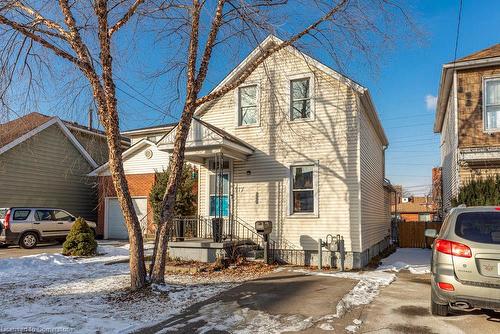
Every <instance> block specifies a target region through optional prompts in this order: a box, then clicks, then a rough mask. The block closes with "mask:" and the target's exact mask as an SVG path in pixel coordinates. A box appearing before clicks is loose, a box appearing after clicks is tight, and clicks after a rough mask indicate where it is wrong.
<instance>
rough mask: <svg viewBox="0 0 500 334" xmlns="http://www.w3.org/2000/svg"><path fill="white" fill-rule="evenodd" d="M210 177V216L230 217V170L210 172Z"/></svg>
mask: <svg viewBox="0 0 500 334" xmlns="http://www.w3.org/2000/svg"><path fill="white" fill-rule="evenodd" d="M209 179H210V180H209V190H210V191H209V211H210V212H209V215H210V217H228V216H229V206H230V204H229V203H230V200H229V196H230V194H229V181H230V175H229V172H223V173H218V174H210V177H209Z"/></svg>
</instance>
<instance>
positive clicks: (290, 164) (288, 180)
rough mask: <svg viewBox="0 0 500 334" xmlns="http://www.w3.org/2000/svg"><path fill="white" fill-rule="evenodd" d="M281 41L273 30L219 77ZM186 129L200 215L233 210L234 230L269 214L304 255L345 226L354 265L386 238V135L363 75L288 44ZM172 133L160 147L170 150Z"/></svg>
mask: <svg viewBox="0 0 500 334" xmlns="http://www.w3.org/2000/svg"><path fill="white" fill-rule="evenodd" d="M279 42H280V40H279V39H277V38H276V37H273V36H270V37H268V38H267V39H266V40H264V41H263V42H262V43H261V45H259V47H257V48H256V49H255V50H254V51H253V52H252V53H251V54H250V55H249V56H248V57H247V58H246V59H245V60H243V62H242V63H241V64H240V65H238V66H237V67H236V68H235V69H234V70H233V71H232V72H231V73H230V74H229V75H228V76H227V77H226V78H225V79H224V80H223V81H222V83H221V84H220V85H224V84H225V83H228V82H231V81H233V80H236V78H238V76H239V75H240V74H241V73H242V72H243V71H245V69H246V67H247V65H248V64H250V63H251V62H252V60H253V59H255V58H256V57H258V55H259V53H260V52H262V50H265V49H266V48H268V47H269V46H271V45H273V43H279ZM220 85H219V86H220ZM219 86H218V87H216V88H214V89H215V90H216V89H218V88H219ZM190 131H191V132H190V134H189V137H188V141H187V144H186V153H185V156H186V159H187V161H189V162H190V163H193V164H197V165H198V166H199V182H198V184H199V189H198V194H199V198H198V210H199V212H198V213H199V216H202V217H207V218H209V219H210V218H212V217H222V218H224V219H227V221H228V226H226V227H225V228H227V229H229V232H227V233H228V234H231V233H232V234H238V233H244V232H245V231H246V232H248V228H251V229H253V224H254V222H255V221H258V220H269V221H272V223H273V231H272V233H271V239H272V240H273V241H275V242H276V243H277V244H278V246H277V247H278V248H279V247H280V246H279V245H280V244H281V245H284V246H283V247H285V246H286V247H288V248H295V249H298V250H301V251H302V254H304V258H303V260H304V261H303V262H305V263H306V264H309V263H311V262H313V261H310V259H311V257H312V256H313V254H314V253H315V252H316V251H317V250H318V239H320V238H321V239H323V240H326V239H327V236H328V235H333V236H335V235H341V236H342V237H343V239H344V246H345V250H346V253H347V256H346V260H345V261H346V267H348V268H359V267H361V266H363V265H365V264H367V263H368V261H369V260H370V259H371V258H372V257H373V256H375V255H377V254H378V253H379V252H380V251H382V250H383V249H385V247H386V246H387V244H388V240H389V233H390V194H389V191H388V187H387V182H386V180H385V178H384V177H385V155H384V151H385V149H386V148H387V145H388V140H387V137H386V135H385V133H384V130H383V128H382V125H381V122H380V120H379V118H378V116H377V112H376V110H375V107H374V105H373V102H372V99H371V97H370V94H369V92H368V90H367V89H366V88H364V87H362V86H361V85H359V84H358V83H356V82H354V81H352V80H351V79H349V78H347V77H345V76H343V75H341V74H339V73H338V72H336V71H334V70H332V69H331V68H329V67H327V66H325V65H324V64H322V63H320V62H318V61H317V60H315V59H313V58H311V57H309V56H308V55H306V54H304V53H302V52H300V51H299V50H297V49H296V48H294V47H288V48H286V49H284V50H282V51H280V52H278V53H276V54H275V55H273V56H272V57H270V58H269V59H268V60H266V61H265V62H264V63H263V64H261V65H260V66H259V67H258V68H257V69H255V70H254V71H253V72H252V74H251V75H250V77H248V79H246V80H245V82H244V83H243V84H241V85H240V86H239V87H238V88H237V89H235V90H234V91H233V92H230V93H228V94H226V95H225V96H223V97H221V98H219V99H218V100H216V101H213V102H211V103H208V104H206V105H203V106H202V107H200V109H199V110H198V111H197V113H196V115H195V119H194V120H193V123H192V124H191V130H190ZM175 133H176V128H173V129H172V130H171V131H170V132H169V133H167V134H166V135H165V136H164V137H163V138H162V139H160V141H159V142H158V144H157V145H158V148H159V149H160V150H162V151H166V152H171V151H172V150H173V143H174V140H175ZM242 226H244V228H241V227H242ZM240 228H241V229H240Z"/></svg>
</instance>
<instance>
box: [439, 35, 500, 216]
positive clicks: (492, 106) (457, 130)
mask: <svg viewBox="0 0 500 334" xmlns="http://www.w3.org/2000/svg"><path fill="white" fill-rule="evenodd" d="M434 132H436V133H440V134H441V168H442V193H443V198H442V200H443V208H444V210H445V211H447V210H449V209H450V207H451V200H452V199H453V198H454V197H456V196H457V195H458V193H459V190H460V187H461V186H463V185H465V184H467V182H468V181H470V180H472V179H475V178H484V177H486V176H493V175H499V174H500V44H496V45H494V46H491V47H489V48H487V49H484V50H481V51H479V52H476V53H473V54H471V55H469V56H466V57H463V58H461V59H458V60H457V61H456V62H452V63H448V64H445V65H443V70H442V75H441V82H440V86H439V95H438V102H437V108H436V118H435V123H434Z"/></svg>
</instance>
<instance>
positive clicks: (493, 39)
mask: <svg viewBox="0 0 500 334" xmlns="http://www.w3.org/2000/svg"><path fill="white" fill-rule="evenodd" d="M408 2H409V3H410V5H411V9H412V14H413V17H414V21H415V23H416V24H417V25H418V27H419V28H420V29H421V30H422V32H423V36H422V37H421V38H418V39H417V38H414V37H413V36H410V37H409V38H407V39H406V40H401V41H400V42H397V43H395V45H393V47H392V48H391V49H390V50H387V51H385V50H382V51H384V52H381V55H382V56H381V57H380V59H377V60H376V62H377V63H378V70H377V71H376V72H374V71H370V70H367V69H366V68H365V66H362V65H361V64H360V63H358V62H353V63H351V64H347V69H346V72H347V73H348V75H349V76H350V77H351V78H352V79H354V80H355V81H357V82H360V83H361V84H362V85H364V86H365V87H368V88H369V89H370V91H371V94H372V96H373V99H374V102H375V105H376V108H377V111H378V113H379V116H380V118H381V120H382V123H383V126H384V128H385V130H386V133H387V135H388V137H389V141H390V147H389V149H388V151H387V155H386V164H387V169H386V170H387V177H388V178H389V179H390V180H391V182H392V183H393V184H402V185H403V186H404V187H407V190H409V191H413V192H414V193H416V194H422V193H426V192H428V190H429V189H430V183H431V169H432V167H434V166H438V165H439V160H440V157H439V136H438V135H436V134H433V132H432V125H433V120H434V104H435V97H436V95H437V90H438V84H439V79H440V73H441V66H442V64H443V63H447V62H450V61H452V60H453V56H454V49H455V39H456V30H457V20H458V9H459V0H414V1H408ZM304 10H306V9H304ZM301 14H302V12H301ZM309 14H311V15H309V16H307V17H316V16H315V15H313V14H312V13H309ZM404 28H405V27H401V29H398V32H399V33H403V32H404V31H405V29H404ZM281 29H282V31H291V30H294V29H295V30H296V29H298V28H297V27H288V26H283V27H282V28H281ZM499 31H500V1H499V0H463V12H462V21H461V26H460V36H459V39H458V52H457V57H462V56H465V55H467V54H470V53H472V52H475V51H478V50H480V49H483V48H486V47H488V46H491V45H493V44H496V43H500V34H499ZM118 38H119V40H118V41H117V43H116V45H118V46H119V47H117V48H119V50H118V52H119V53H120V55H121V56H122V58H126V59H127V64H126V65H139V66H136V68H138V70H136V71H132V72H130V71H127V70H126V68H125V66H124V69H122V68H120V64H117V65H115V67H117V71H116V73H115V74H116V75H115V76H116V79H117V80H116V81H117V86H118V91H117V95H118V101H119V109H120V112H121V116H120V122H121V129H122V130H126V129H131V128H138V127H144V126H150V125H155V124H161V123H168V122H174V121H176V120H177V118H178V116H179V112H180V110H181V103H180V102H179V101H177V102H174V103H173V104H170V102H172V96H173V95H175V94H173V92H174V89H173V87H175V83H174V82H172V81H171V80H172V78H169V79H166V78H165V77H164V76H158V78H157V79H151V76H148V77H147V80H144V79H145V76H144V72H148V71H149V73H150V74H151V73H152V72H153V68H154V66H151V68H149V67H150V66H149V64H155V65H158V64H159V63H161V62H162V61H163V60H162V59H161V57H163V56H164V55H165V54H169V53H170V54H171V53H175V52H176V48H175V45H170V46H168V45H163V44H162V43H161V41H156V40H154V39H153V38H149V39H144V40H142V39H139V41H138V42H137V47H135V48H134V47H129V44H130V45H132V44H133V43H130V42H129V40H130V39H131V38H133V36H131V35H130V34H128V33H121V34H119V35H118ZM153 48H154V49H153ZM150 50H154V51H150ZM249 51H250V49H249V48H248V46H247V47H245V46H234V50H233V49H231V50H218V53H216V54H215V55H214V56H215V57H214V58H215V62H214V63H213V64H212V66H211V67H210V71H209V77H208V79H207V84H206V85H205V86H204V91H206V90H209V89H211V88H213V87H214V85H216V84H217V83H218V82H219V81H220V80H222V79H223V78H224V76H225V75H226V74H227V73H228V72H229V71H230V70H231V69H232V67H234V66H235V65H236V64H237V63H238V62H239V61H240V60H242V59H243V57H244V56H245V55H246V54H248V52H249ZM306 52H307V53H309V54H310V55H311V56H313V57H315V58H317V59H318V60H320V61H322V62H323V63H325V64H326V65H329V66H332V67H333V68H336V66H335V64H332V61H331V58H329V57H328V54H327V53H326V52H324V50H321V49H319V48H315V49H313V50H312V51H311V50H306ZM228 59H229V60H228ZM132 67H133V66H132ZM63 72H64V70H63ZM68 73H69V72H68ZM65 75H67V74H66V73H61V76H65ZM50 88H51V87H50V86H48V88H47V92H49V94H47V97H46V100H47V101H40V102H39V105H40V107H39V109H40V111H41V112H43V113H46V114H56V115H60V116H61V117H63V118H65V119H74V120H76V121H78V122H80V123H85V122H86V115H85V112H82V108H83V110H86V108H87V106H88V105H89V103H90V97H89V96H84V97H83V98H81V100H80V101H78V103H77V104H76V105H77V107H76V108H74V109H72V110H70V108H61V104H60V103H59V101H58V100H57V99H58V98H60V96H61V95H65V94H67V93H66V92H63V91H57V90H56V89H52V93H51V92H50V91H51V89H50ZM57 93H59V96H58V97H54V98H50V96H52V95H57ZM165 110H168V111H167V112H165Z"/></svg>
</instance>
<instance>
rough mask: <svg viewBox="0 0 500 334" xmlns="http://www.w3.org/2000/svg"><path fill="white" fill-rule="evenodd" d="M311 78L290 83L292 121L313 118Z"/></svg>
mask: <svg viewBox="0 0 500 334" xmlns="http://www.w3.org/2000/svg"><path fill="white" fill-rule="evenodd" d="M311 88H312V84H311V78H310V77H308V78H301V79H294V80H291V81H290V119H291V120H292V121H293V120H296V119H310V118H312V115H311V110H312V106H311V104H312V99H311V90H312V89H311Z"/></svg>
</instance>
